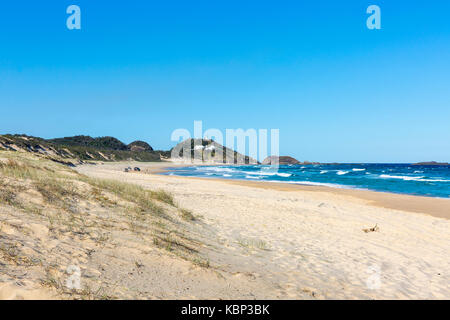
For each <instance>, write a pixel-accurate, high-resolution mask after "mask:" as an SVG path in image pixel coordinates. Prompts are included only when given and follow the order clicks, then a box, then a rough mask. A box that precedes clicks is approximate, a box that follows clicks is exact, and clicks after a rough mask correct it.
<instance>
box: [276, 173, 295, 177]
mask: <svg viewBox="0 0 450 320" xmlns="http://www.w3.org/2000/svg"><path fill="white" fill-rule="evenodd" d="M277 176H279V177H284V178H288V177H290V176H292V174H290V173H277Z"/></svg>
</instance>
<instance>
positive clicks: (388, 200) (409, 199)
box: [96, 161, 450, 220]
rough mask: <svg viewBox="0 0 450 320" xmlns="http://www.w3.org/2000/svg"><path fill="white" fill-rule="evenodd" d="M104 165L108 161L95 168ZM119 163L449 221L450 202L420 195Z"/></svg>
mask: <svg viewBox="0 0 450 320" xmlns="http://www.w3.org/2000/svg"><path fill="white" fill-rule="evenodd" d="M102 164H104V165H108V162H104V163H100V164H96V165H102ZM120 164H123V165H124V166H126V165H131V166H134V165H136V166H139V167H141V168H142V169H143V172H144V173H146V174H154V175H158V176H164V177H169V178H186V179H194V180H200V181H215V182H221V183H226V184H231V185H233V184H234V185H240V186H248V187H256V188H259V189H272V190H277V191H288V192H300V193H301V192H315V193H316V192H323V193H329V194H334V195H340V196H346V197H349V198H355V199H357V200H362V201H365V202H366V203H368V204H369V205H373V206H376V207H379V208H386V209H393V210H400V211H406V212H413V213H419V214H425V215H430V216H433V217H437V218H443V219H448V220H450V199H446V198H438V197H427V196H420V195H409V194H401V193H393V192H385V191H375V190H363V189H354V188H337V187H336V188H334V187H331V186H315V185H306V184H294V183H285V182H269V181H249V180H238V179H220V178H216V177H214V178H208V177H189V176H178V175H166V174H163V173H168V172H171V170H170V169H171V168H183V167H191V166H217V165H218V164H196V163H193V164H187V163H172V162H166V161H163V162H116V163H115V165H120Z"/></svg>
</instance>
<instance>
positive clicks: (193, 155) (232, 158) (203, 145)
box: [171, 139, 259, 164]
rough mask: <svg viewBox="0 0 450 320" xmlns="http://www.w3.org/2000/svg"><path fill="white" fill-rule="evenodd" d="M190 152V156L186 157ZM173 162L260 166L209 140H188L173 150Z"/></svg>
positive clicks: (253, 160)
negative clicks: (186, 153)
mask: <svg viewBox="0 0 450 320" xmlns="http://www.w3.org/2000/svg"><path fill="white" fill-rule="evenodd" d="M185 152H189V156H187V157H186V156H185ZM171 153H172V155H173V156H172V160H174V161H185V162H192V163H196V162H197V163H214V164H220V163H222V164H258V163H259V162H258V161H257V160H256V159H253V158H250V157H249V156H246V155H243V154H241V153H239V152H236V151H234V150H231V149H229V148H227V147H224V146H223V145H221V144H219V143H217V142H215V141H214V140H209V139H187V140H184V141H182V142H180V143H179V144H177V145H176V146H175V147H174V148H172V150H171Z"/></svg>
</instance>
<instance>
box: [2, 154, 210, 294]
mask: <svg viewBox="0 0 450 320" xmlns="http://www.w3.org/2000/svg"><path fill="white" fill-rule="evenodd" d="M0 207H3V208H6V209H8V208H9V209H11V210H13V211H11V212H15V215H17V217H20V220H21V221H25V222H26V223H29V222H31V221H34V223H33V225H40V226H42V228H45V229H46V230H48V232H49V235H50V237H53V238H54V239H65V238H67V237H70V238H71V239H73V240H71V241H70V242H69V243H70V245H72V246H75V248H76V245H77V244H76V243H77V241H89V242H93V243H94V244H95V246H96V248H97V249H91V248H89V249H83V250H82V255H85V256H86V257H90V255H91V254H92V253H93V252H96V250H101V248H105V247H112V248H114V247H115V246H118V243H119V242H118V241H119V239H118V238H117V233H118V232H120V233H121V234H122V235H121V237H125V238H126V239H128V240H130V239H133V240H132V242H133V243H134V242H135V243H139V244H140V245H142V246H143V247H144V248H145V247H153V248H155V249H156V250H160V249H161V250H163V251H164V252H167V253H169V254H173V255H174V256H177V257H181V258H183V259H186V260H188V261H191V262H192V263H193V264H194V265H197V266H201V267H209V262H207V260H205V259H203V258H202V257H201V256H200V255H199V252H198V250H197V248H198V247H199V245H201V244H200V243H198V242H197V241H196V240H194V239H192V238H190V237H189V236H188V235H187V234H188V233H187V230H188V229H189V228H191V227H190V223H191V222H192V221H194V220H195V217H194V215H193V214H192V212H190V211H188V210H185V209H183V208H179V207H178V206H177V204H176V202H175V200H174V197H173V195H172V194H170V193H168V192H166V191H164V190H148V189H145V188H143V187H140V186H138V185H134V184H128V183H123V182H120V181H116V180H103V179H95V178H91V177H87V176H84V175H82V174H79V173H77V172H76V171H74V170H73V169H72V168H70V167H67V166H64V165H61V164H59V163H56V162H53V161H49V160H47V159H44V158H42V157H36V156H34V155H33V154H30V153H19V152H5V151H0ZM180 212H181V214H180ZM11 219H12V217H11V216H10V215H9V216H8V215H5V214H4V213H2V212H0V244H1V246H0V259H1V260H3V261H5V260H7V261H9V262H10V263H12V264H14V265H16V266H21V267H25V266H29V265H36V266H37V265H39V266H40V268H43V269H42V270H47V269H48V268H50V261H51V260H52V259H51V256H50V255H46V256H45V257H44V256H42V255H38V254H31V253H30V252H28V251H26V250H24V249H25V248H26V247H27V246H25V245H23V243H26V242H27V241H30V240H25V239H31V238H33V232H32V231H24V230H25V229H23V228H22V229H23V230H22V229H21V227H20V226H15V225H14V224H12V222H11V221H15V220H14V219H12V220H11ZM10 220H11V221H10ZM16 220H17V219H16ZM4 223H6V226H7V227H8V228H17V229H18V230H19V233H22V234H23V237H24V238H23V240H21V241H18V238H17V237H16V236H14V237H13V236H7V235H6V236H4V235H3V233H2V232H1V231H2V226H3V225H4ZM39 228H41V227H39ZM11 234H16V232H13V233H11ZM77 239H78V240H77ZM128 240H127V241H128ZM121 241H122V240H121ZM30 243H31V244H32V245H33V246H40V245H42V244H41V243H40V241H39V240H32V241H31V242H30ZM28 246H29V245H28ZM78 249H79V248H78ZM78 249H74V248H71V249H67V250H68V252H72V251H73V250H78ZM33 250H34V251H35V252H44V248H43V247H42V248H41V247H39V248H34V249H33ZM58 250H62V249H58ZM80 250H81V249H80ZM54 259H55V260H56V261H58V262H55V261H53V262H52V263H54V264H57V263H60V259H62V257H61V256H59V258H58V256H55V257H54ZM11 272H14V270H11ZM42 274H43V275H42V278H41V284H42V285H45V286H49V287H52V288H53V289H55V290H57V291H58V292H62V293H64V290H63V288H62V287H63V286H61V273H60V274H59V275H58V274H56V275H55V274H49V273H48V272H46V271H45V272H43V273H42ZM58 277H59V278H58ZM1 281H2V277H1V276H0V282H1ZM94 287H95V285H94V284H92V288H94ZM95 288H96V289H89V290H88V289H86V287H84V289H83V290H84V291H79V292H77V294H78V297H79V298H89V297H94V298H95V297H97V298H98V297H99V296H100V295H101V296H104V297H107V296H110V297H113V294H112V293H111V295H109V293H108V294H106V293H104V292H103V291H104V290H103V289H101V287H99V286H98V285H97V287H95ZM86 290H88V291H86Z"/></svg>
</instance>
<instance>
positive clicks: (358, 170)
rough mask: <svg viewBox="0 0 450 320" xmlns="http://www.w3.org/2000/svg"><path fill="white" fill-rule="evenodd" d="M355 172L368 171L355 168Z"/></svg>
mask: <svg viewBox="0 0 450 320" xmlns="http://www.w3.org/2000/svg"><path fill="white" fill-rule="evenodd" d="M352 170H353V171H366V169H358V168H353V169H352Z"/></svg>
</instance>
